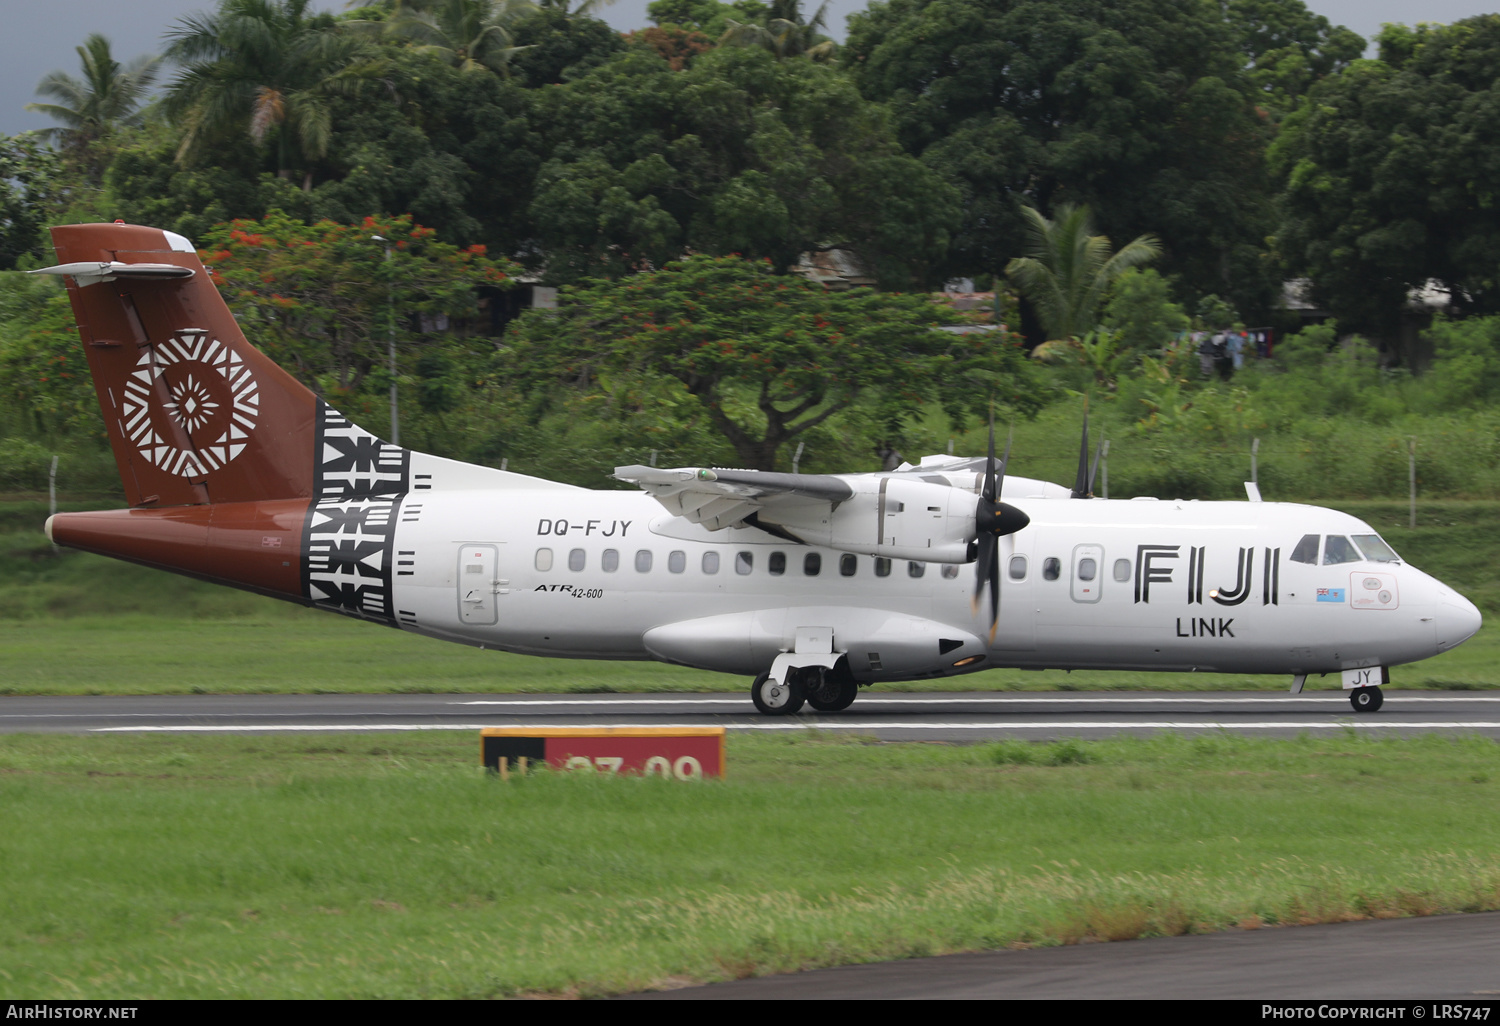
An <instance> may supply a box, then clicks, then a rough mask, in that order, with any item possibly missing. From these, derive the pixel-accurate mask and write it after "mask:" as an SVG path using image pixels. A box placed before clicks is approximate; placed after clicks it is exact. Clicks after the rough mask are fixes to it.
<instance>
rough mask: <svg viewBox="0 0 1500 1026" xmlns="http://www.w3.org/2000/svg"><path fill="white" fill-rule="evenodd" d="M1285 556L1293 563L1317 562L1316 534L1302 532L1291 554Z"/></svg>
mask: <svg viewBox="0 0 1500 1026" xmlns="http://www.w3.org/2000/svg"><path fill="white" fill-rule="evenodd" d="M1287 558H1288V559H1290V560H1291V561H1292V562H1293V563H1312V564H1314V565H1316V564H1317V562H1318V536H1317V535H1315V534H1304V535H1303V536H1302V540H1301V541H1299V542H1298V543H1297V547H1296V548H1295V549H1293V550H1292V554H1291V555H1290V556H1288V557H1287Z"/></svg>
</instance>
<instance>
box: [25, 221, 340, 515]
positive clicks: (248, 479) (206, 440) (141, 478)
mask: <svg viewBox="0 0 1500 1026" xmlns="http://www.w3.org/2000/svg"><path fill="white" fill-rule="evenodd" d="M52 240H53V244H54V245H55V246H56V248H57V257H58V260H59V261H61V263H60V264H59V265H58V266H56V267H48V268H45V269H44V270H42V271H38V272H33V273H45V274H59V275H65V276H66V278H67V280H68V294H69V298H70V299H71V300H72V303H73V313H74V316H75V317H76V318H77V321H78V332H79V334H80V335H81V336H82V338H83V343H84V351H85V353H86V354H87V356H88V363H89V371H90V372H91V373H92V375H93V378H94V387H95V389H96V390H97V391H98V394H99V405H100V408H101V409H102V410H103V413H104V423H105V427H106V428H107V430H108V432H109V442H110V446H111V448H113V450H114V454H115V461H116V462H117V463H118V464H119V468H120V477H121V479H122V481H123V482H124V485H125V495H126V498H127V500H128V502H129V504H130V505H131V506H135V507H155V508H160V507H166V506H182V505H189V504H198V503H227V502H250V501H256V500H266V499H306V498H310V497H311V496H312V495H313V490H314V485H315V482H314V466H313V461H314V456H315V451H316V446H317V425H318V420H319V417H318V412H319V407H320V406H322V404H321V403H320V402H319V401H318V399H317V397H316V396H314V395H313V394H312V392H310V391H309V390H308V389H307V388H305V387H304V386H303V385H302V384H301V383H299V382H298V381H297V380H296V379H294V378H293V377H292V376H291V375H290V374H288V373H286V371H284V370H282V369H281V368H280V367H278V366H277V365H276V364H275V363H274V362H272V361H271V360H270V359H269V358H268V357H266V356H265V355H263V354H262V353H260V352H259V351H258V350H256V349H255V348H253V347H252V346H251V345H250V344H249V343H248V342H246V340H245V336H244V334H243V333H242V332H241V331H240V328H239V325H238V324H236V323H235V320H234V317H233V316H232V315H231V314H230V312H229V308H228V307H227V306H226V305H225V303H224V300H223V299H222V298H221V297H220V296H219V292H218V289H216V288H215V287H214V284H213V282H212V281H210V280H209V276H208V272H207V271H206V270H205V269H204V267H203V264H202V262H200V261H199V259H198V256H197V253H196V252H195V251H194V250H193V247H192V245H191V243H189V242H188V240H186V239H184V238H183V237H182V236H180V235H175V234H173V233H171V232H164V231H162V230H160V229H157V228H146V227H142V226H139V225H127V224H118V223H116V224H76V225H67V226H65V227H60V228H54V229H52ZM325 409H326V407H325Z"/></svg>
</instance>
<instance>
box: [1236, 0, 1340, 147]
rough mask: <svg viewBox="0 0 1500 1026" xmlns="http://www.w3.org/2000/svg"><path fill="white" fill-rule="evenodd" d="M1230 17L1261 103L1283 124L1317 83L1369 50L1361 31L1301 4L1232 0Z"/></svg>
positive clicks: (1284, 0)
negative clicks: (1338, 23) (1331, 19)
mask: <svg viewBox="0 0 1500 1026" xmlns="http://www.w3.org/2000/svg"><path fill="white" fill-rule="evenodd" d="M1224 13H1225V16H1226V17H1227V18H1228V20H1229V24H1230V26H1231V27H1232V28H1233V29H1234V32H1235V35H1236V37H1237V38H1238V40H1239V47H1240V52H1241V53H1243V54H1244V55H1245V58H1246V60H1247V61H1248V62H1249V75H1250V80H1251V82H1253V83H1254V85H1255V88H1256V91H1257V94H1258V97H1259V99H1260V102H1261V103H1262V104H1263V105H1264V106H1265V107H1266V108H1268V109H1269V110H1270V112H1271V114H1272V115H1273V116H1274V117H1275V118H1276V119H1277V120H1278V121H1279V120H1280V119H1281V118H1283V117H1285V116H1286V115H1287V114H1289V113H1291V112H1292V111H1293V110H1295V109H1296V107H1297V104H1298V103H1299V102H1300V101H1301V99H1302V97H1303V96H1304V95H1306V93H1307V91H1308V89H1310V88H1311V87H1312V86H1313V84H1314V83H1316V82H1318V81H1321V80H1322V79H1324V78H1327V77H1328V76H1329V75H1332V74H1336V73H1337V72H1339V71H1341V70H1342V69H1343V68H1345V67H1347V66H1348V65H1349V63H1350V62H1351V61H1355V60H1358V59H1359V58H1360V57H1361V56H1362V55H1363V54H1364V52H1365V40H1364V37H1363V36H1361V35H1360V34H1359V33H1358V32H1355V31H1353V30H1351V29H1347V28H1345V27H1344V26H1342V25H1333V24H1331V23H1330V22H1329V21H1328V19H1327V18H1325V17H1323V16H1322V15H1321V14H1315V13H1314V12H1312V11H1310V10H1308V9H1307V7H1306V5H1305V4H1303V3H1302V2H1301V0H1229V2H1228V3H1226V4H1225V5H1224Z"/></svg>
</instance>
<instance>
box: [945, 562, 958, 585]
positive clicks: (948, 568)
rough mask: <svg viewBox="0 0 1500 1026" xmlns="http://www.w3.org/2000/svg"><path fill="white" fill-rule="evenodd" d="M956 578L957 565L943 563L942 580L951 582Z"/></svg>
mask: <svg viewBox="0 0 1500 1026" xmlns="http://www.w3.org/2000/svg"><path fill="white" fill-rule="evenodd" d="M957 576H958V565H957V564H956V563H944V564H943V578H944V579H945V580H949V581H951V580H953V578H955V577H957Z"/></svg>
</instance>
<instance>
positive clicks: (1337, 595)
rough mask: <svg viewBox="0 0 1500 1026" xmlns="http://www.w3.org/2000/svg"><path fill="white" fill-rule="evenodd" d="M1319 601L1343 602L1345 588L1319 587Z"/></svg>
mask: <svg viewBox="0 0 1500 1026" xmlns="http://www.w3.org/2000/svg"><path fill="white" fill-rule="evenodd" d="M1318 601H1319V602H1342V601H1344V589H1343V588H1319V589H1318Z"/></svg>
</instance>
